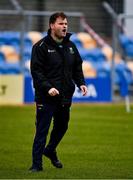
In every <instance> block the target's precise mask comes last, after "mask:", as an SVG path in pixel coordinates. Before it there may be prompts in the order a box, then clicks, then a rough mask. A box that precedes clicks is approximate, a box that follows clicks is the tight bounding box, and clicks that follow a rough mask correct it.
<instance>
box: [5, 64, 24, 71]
mask: <svg viewBox="0 0 133 180" xmlns="http://www.w3.org/2000/svg"><path fill="white" fill-rule="evenodd" d="M5 67H6V74H20V73H22V69H21V66H20V64H19V63H6V66H5Z"/></svg>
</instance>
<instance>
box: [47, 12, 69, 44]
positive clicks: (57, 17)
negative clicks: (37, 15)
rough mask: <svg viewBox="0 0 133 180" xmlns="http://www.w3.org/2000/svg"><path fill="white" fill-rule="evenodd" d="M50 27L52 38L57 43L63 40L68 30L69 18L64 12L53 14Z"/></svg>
mask: <svg viewBox="0 0 133 180" xmlns="http://www.w3.org/2000/svg"><path fill="white" fill-rule="evenodd" d="M49 27H50V30H51V36H52V37H53V38H54V39H55V40H57V41H58V40H62V39H63V38H64V37H65V36H66V33H67V29H68V24H67V16H66V15H65V14H64V13H63V12H57V13H54V14H52V15H51V17H50V19H49Z"/></svg>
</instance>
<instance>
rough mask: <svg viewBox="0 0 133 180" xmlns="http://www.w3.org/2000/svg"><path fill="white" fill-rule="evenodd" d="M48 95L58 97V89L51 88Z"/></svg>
mask: <svg viewBox="0 0 133 180" xmlns="http://www.w3.org/2000/svg"><path fill="white" fill-rule="evenodd" d="M48 94H49V95H50V96H56V95H59V91H58V90H57V89H56V88H51V89H50V90H49V91H48Z"/></svg>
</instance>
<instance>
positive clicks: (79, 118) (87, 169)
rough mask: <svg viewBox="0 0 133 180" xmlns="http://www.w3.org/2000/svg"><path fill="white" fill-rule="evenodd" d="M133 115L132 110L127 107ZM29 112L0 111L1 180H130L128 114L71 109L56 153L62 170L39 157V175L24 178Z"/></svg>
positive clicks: (114, 109) (132, 154) (132, 137)
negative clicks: (67, 127)
mask: <svg viewBox="0 0 133 180" xmlns="http://www.w3.org/2000/svg"><path fill="white" fill-rule="evenodd" d="M132 109H133V106H132ZM34 122H35V107H34V106H33V105H32V106H20V107H17V106H1V107H0V178H1V179H8V178H10V179H16V178H17V179H85V178H86V179H107V178H109V179H129V178H133V112H131V113H126V112H125V107H124V105H118V104H105V105H96V104H89V105H73V106H72V108H71V120H70V123H69V129H68V131H67V133H66V135H65V136H64V139H63V140H62V142H61V143H60V145H59V147H58V155H59V157H60V159H61V161H62V162H63V164H64V168H63V169H56V168H54V167H53V166H52V165H51V163H50V162H49V161H48V160H47V159H45V158H44V157H43V162H44V163H43V165H44V171H43V172H40V173H29V172H28V168H29V167H30V165H31V148H32V142H33V137H34V131H35V126H34Z"/></svg>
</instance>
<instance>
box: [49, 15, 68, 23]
mask: <svg viewBox="0 0 133 180" xmlns="http://www.w3.org/2000/svg"><path fill="white" fill-rule="evenodd" d="M58 17H61V18H62V19H65V18H67V16H66V15H65V14H64V12H56V13H54V14H52V15H51V16H50V18H49V24H54V23H55V21H56V19H57V18H58Z"/></svg>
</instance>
